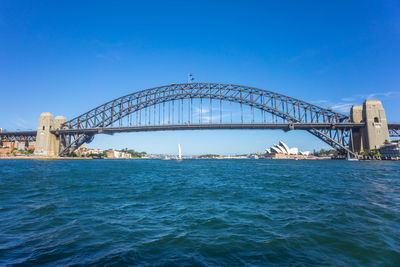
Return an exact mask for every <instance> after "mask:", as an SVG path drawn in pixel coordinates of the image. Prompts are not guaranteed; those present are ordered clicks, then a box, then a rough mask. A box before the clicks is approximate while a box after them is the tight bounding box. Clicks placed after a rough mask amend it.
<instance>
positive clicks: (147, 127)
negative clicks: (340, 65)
mask: <svg viewBox="0 0 400 267" xmlns="http://www.w3.org/2000/svg"><path fill="white" fill-rule="evenodd" d="M363 126H364V124H363V123H337V124H332V123H292V124H287V123H280V124H279V123H278V124H277V123H271V124H265V123H260V124H257V123H249V124H183V125H143V126H132V127H107V128H87V129H65V130H56V131H52V132H53V133H55V134H60V133H64V134H72V133H85V134H99V133H103V134H112V133H119V132H146V131H171V130H176V131H179V130H214V129H215V130H216V129H226V130H229V129H231V130H240V129H246V130H251V129H271V130H273V129H277V130H278V129H280V130H295V129H297V130H309V129H314V128H317V129H330V128H332V127H336V128H340V129H349V128H360V127H363Z"/></svg>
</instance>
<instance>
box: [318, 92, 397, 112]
mask: <svg viewBox="0 0 400 267" xmlns="http://www.w3.org/2000/svg"><path fill="white" fill-rule="evenodd" d="M397 96H400V92H396V91H387V92H377V93H368V94H358V95H353V96H349V97H344V98H341V99H340V100H341V101H340V102H331V101H325V100H317V101H312V103H314V104H322V105H323V106H327V107H329V108H331V109H332V110H334V111H338V112H345V113H348V112H350V109H351V106H353V105H360V104H362V102H364V100H365V99H373V98H377V99H379V100H384V99H387V98H393V97H397Z"/></svg>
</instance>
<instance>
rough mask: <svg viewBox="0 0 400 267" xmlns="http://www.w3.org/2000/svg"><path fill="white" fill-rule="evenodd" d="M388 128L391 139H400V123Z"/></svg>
mask: <svg viewBox="0 0 400 267" xmlns="http://www.w3.org/2000/svg"><path fill="white" fill-rule="evenodd" d="M388 126H389V135H390V136H391V137H400V123H389V124H388Z"/></svg>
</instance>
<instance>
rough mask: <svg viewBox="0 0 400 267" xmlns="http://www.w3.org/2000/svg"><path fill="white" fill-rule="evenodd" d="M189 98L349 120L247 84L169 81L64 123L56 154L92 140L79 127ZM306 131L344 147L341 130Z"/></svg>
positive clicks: (298, 116)
mask: <svg viewBox="0 0 400 267" xmlns="http://www.w3.org/2000/svg"><path fill="white" fill-rule="evenodd" d="M190 99H212V100H219V101H224V102H226V101H228V102H234V103H238V104H241V105H246V106H250V107H252V108H256V109H259V110H262V111H264V112H266V113H270V114H273V115H275V116H277V117H279V118H282V119H283V120H284V121H286V122H288V123H316V124H318V123H331V124H333V125H334V124H336V123H345V122H348V121H349V119H350V118H349V116H348V115H345V114H341V113H338V112H334V111H332V110H330V109H326V108H323V107H320V106H317V105H313V104H311V103H308V102H306V101H302V100H300V99H297V98H293V97H289V96H286V95H283V94H279V93H276V92H272V91H268V90H263V89H258V88H254V87H249V86H242V85H233V84H223V83H183V84H170V85H165V86H160V87H155V88H150V89H146V90H142V91H137V92H134V93H131V94H128V95H125V96H122V97H119V98H116V99H113V100H111V101H109V102H107V103H104V104H102V105H100V106H97V107H95V108H93V109H91V110H89V111H88V112H86V113H83V114H81V115H79V116H77V117H75V118H73V119H71V120H69V121H67V122H65V123H64V124H63V125H62V126H61V129H62V130H77V133H75V134H73V135H71V134H68V135H64V136H62V138H63V142H62V149H61V150H60V151H61V152H60V155H68V154H70V153H72V152H73V151H74V150H75V149H76V148H78V147H79V146H80V145H82V144H83V143H85V142H90V141H91V140H92V139H93V135H91V134H87V133H82V132H79V130H82V129H94V128H107V127H110V126H111V125H113V124H114V123H115V122H118V121H120V120H122V119H123V118H125V117H126V116H129V115H131V114H133V113H135V112H139V111H140V110H143V109H145V108H148V107H151V106H155V105H158V104H162V103H167V102H172V101H177V100H190ZM308 131H309V132H310V133H311V134H313V135H315V136H317V137H318V138H320V139H321V140H323V141H324V142H326V143H328V144H329V145H330V146H332V147H334V148H335V149H337V150H341V151H344V150H348V148H347V144H346V143H345V138H346V136H345V134H346V132H345V131H341V130H340V129H336V130H332V129H317V128H315V129H314V128H313V129H309V130H308Z"/></svg>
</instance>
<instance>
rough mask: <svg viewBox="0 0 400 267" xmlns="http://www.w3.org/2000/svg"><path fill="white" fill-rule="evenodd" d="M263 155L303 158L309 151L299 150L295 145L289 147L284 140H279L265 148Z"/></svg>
mask: <svg viewBox="0 0 400 267" xmlns="http://www.w3.org/2000/svg"><path fill="white" fill-rule="evenodd" d="M265 152H266V153H265V156H266V157H267V158H303V157H307V156H308V155H310V152H309V151H305V152H301V151H299V149H298V148H297V147H292V148H289V147H288V146H287V145H286V144H285V143H284V142H282V141H279V144H278V145H276V144H274V145H273V146H272V147H270V148H269V149H266V151H265Z"/></svg>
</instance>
